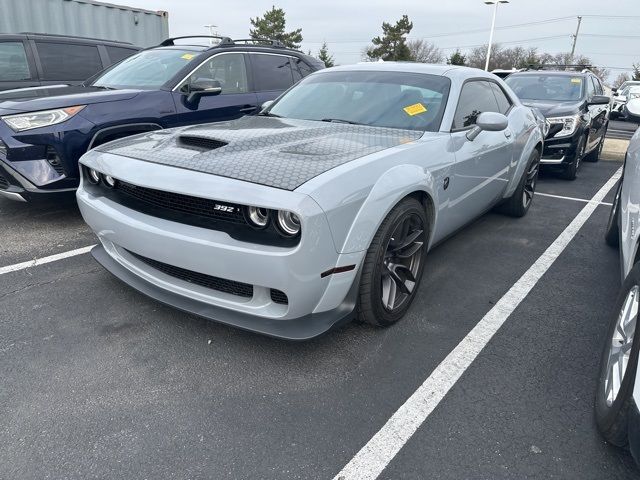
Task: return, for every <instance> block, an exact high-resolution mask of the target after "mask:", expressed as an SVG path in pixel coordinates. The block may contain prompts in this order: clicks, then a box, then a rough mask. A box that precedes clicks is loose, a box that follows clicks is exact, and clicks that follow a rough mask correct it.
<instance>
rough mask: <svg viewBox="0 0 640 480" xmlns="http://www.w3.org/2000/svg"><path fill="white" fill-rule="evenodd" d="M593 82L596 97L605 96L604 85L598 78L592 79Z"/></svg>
mask: <svg viewBox="0 0 640 480" xmlns="http://www.w3.org/2000/svg"><path fill="white" fill-rule="evenodd" d="M591 80H592V81H593V87H594V88H595V92H596V95H604V90H603V89H602V84H601V83H600V80H598V78H597V77H591Z"/></svg>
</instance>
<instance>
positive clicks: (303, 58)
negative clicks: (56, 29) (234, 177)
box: [0, 37, 324, 201]
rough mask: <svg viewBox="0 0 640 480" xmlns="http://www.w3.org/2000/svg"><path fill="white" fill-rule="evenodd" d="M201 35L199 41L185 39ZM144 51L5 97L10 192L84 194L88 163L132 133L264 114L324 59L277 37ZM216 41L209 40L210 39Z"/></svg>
mask: <svg viewBox="0 0 640 480" xmlns="http://www.w3.org/2000/svg"><path fill="white" fill-rule="evenodd" d="M178 38H181V39H183V38H196V37H178ZM178 38H174V39H168V40H165V41H164V42H162V44H161V45H159V46H158V47H154V48H150V49H147V50H143V51H141V52H139V53H137V54H136V55H133V56H131V57H129V58H127V59H125V60H123V61H122V62H120V63H118V64H116V65H114V66H112V67H110V68H108V69H106V70H104V71H103V72H101V73H99V74H97V75H96V76H94V77H92V78H90V79H89V80H87V81H86V82H85V83H84V84H82V85H79V86H67V85H60V86H47V87H36V88H28V89H20V90H10V91H7V92H3V93H0V196H4V197H7V198H11V199H14V200H21V201H26V200H28V199H29V198H33V197H34V196H37V195H41V194H43V193H53V192H62V191H67V190H74V189H75V188H76V187H77V186H78V159H79V158H80V157H81V156H82V155H83V154H84V153H85V152H86V151H87V150H89V149H91V148H93V147H96V146H98V145H100V144H103V143H105V142H109V141H111V140H115V139H117V138H122V137H125V136H128V135H132V134H136V133H142V132H147V131H150V130H157V129H161V128H170V127H179V126H182V125H193V124H198V123H206V122H217V121H222V120H230V119H234V118H238V117H241V116H243V115H248V114H253V113H257V112H258V111H259V110H260V106H261V105H262V104H263V103H264V102H266V101H268V100H273V99H275V98H276V97H277V96H279V95H280V94H281V93H282V92H283V91H284V90H286V89H287V88H289V87H290V86H291V85H293V84H294V83H295V82H297V81H298V80H299V79H300V78H302V77H304V76H306V75H308V74H309V73H311V72H313V71H316V70H318V69H320V68H324V64H323V63H322V62H321V61H319V60H317V59H315V58H313V57H310V56H308V55H305V54H303V53H301V52H298V51H295V50H290V49H287V48H285V47H283V46H282V45H281V44H280V43H279V42H277V41H261V40H259V41H255V40H231V39H230V38H221V39H220V42H219V43H218V44H217V45H215V46H212V47H207V46H197V45H176V44H175V43H174V41H175V40H177V39H178ZM205 38H208V37H205Z"/></svg>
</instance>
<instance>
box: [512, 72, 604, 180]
mask: <svg viewBox="0 0 640 480" xmlns="http://www.w3.org/2000/svg"><path fill="white" fill-rule="evenodd" d="M505 81H506V82H507V84H508V85H509V86H510V87H511V88H512V90H513V91H514V92H515V93H516V95H518V97H520V99H521V100H522V103H524V104H525V105H528V106H530V107H535V108H537V109H539V110H540V111H541V112H542V113H543V114H544V116H545V117H546V118H547V120H548V121H549V123H550V124H551V125H550V128H549V133H548V134H547V137H546V139H545V143H544V152H543V154H542V159H541V161H540V163H541V164H543V165H547V166H548V167H549V168H553V169H556V170H557V171H559V172H560V175H561V176H562V177H563V178H565V179H567V180H574V179H575V178H576V175H577V172H578V168H579V167H580V162H581V161H582V160H587V161H592V162H597V161H598V159H599V157H600V152H601V151H602V145H603V144H604V137H605V133H606V132H607V127H608V125H609V111H610V102H611V99H610V98H609V97H607V96H605V95H604V89H603V88H602V83H601V82H600V80H599V79H598V77H597V76H596V75H594V74H593V73H592V72H591V71H589V70H588V69H582V70H581V71H579V72H575V71H574V72H572V71H566V70H562V71H560V70H556V71H549V70H528V71H523V72H518V73H513V74H511V75H509V76H508V77H507V78H506V80H505Z"/></svg>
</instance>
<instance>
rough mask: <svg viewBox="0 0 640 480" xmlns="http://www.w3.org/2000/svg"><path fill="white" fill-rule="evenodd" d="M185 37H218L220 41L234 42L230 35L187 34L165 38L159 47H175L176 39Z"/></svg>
mask: <svg viewBox="0 0 640 480" xmlns="http://www.w3.org/2000/svg"><path fill="white" fill-rule="evenodd" d="M185 38H217V39H218V40H220V43H221V44H222V43H224V44H226V43H227V42H231V43H233V40H231V39H230V38H229V37H220V36H218V35H186V36H184V37H171V38H167V39H166V40H163V41H162V42H160V45H158V46H159V47H173V46H174V45H175V41H176V40H183V39H185Z"/></svg>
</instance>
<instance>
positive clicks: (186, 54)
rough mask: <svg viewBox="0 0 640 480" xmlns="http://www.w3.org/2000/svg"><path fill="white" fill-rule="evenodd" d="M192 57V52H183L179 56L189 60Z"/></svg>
mask: <svg viewBox="0 0 640 480" xmlns="http://www.w3.org/2000/svg"><path fill="white" fill-rule="evenodd" d="M193 57H195V55H194V54H193V53H185V54H184V55H182V57H180V58H184V59H185V60H191V59H192V58H193Z"/></svg>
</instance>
